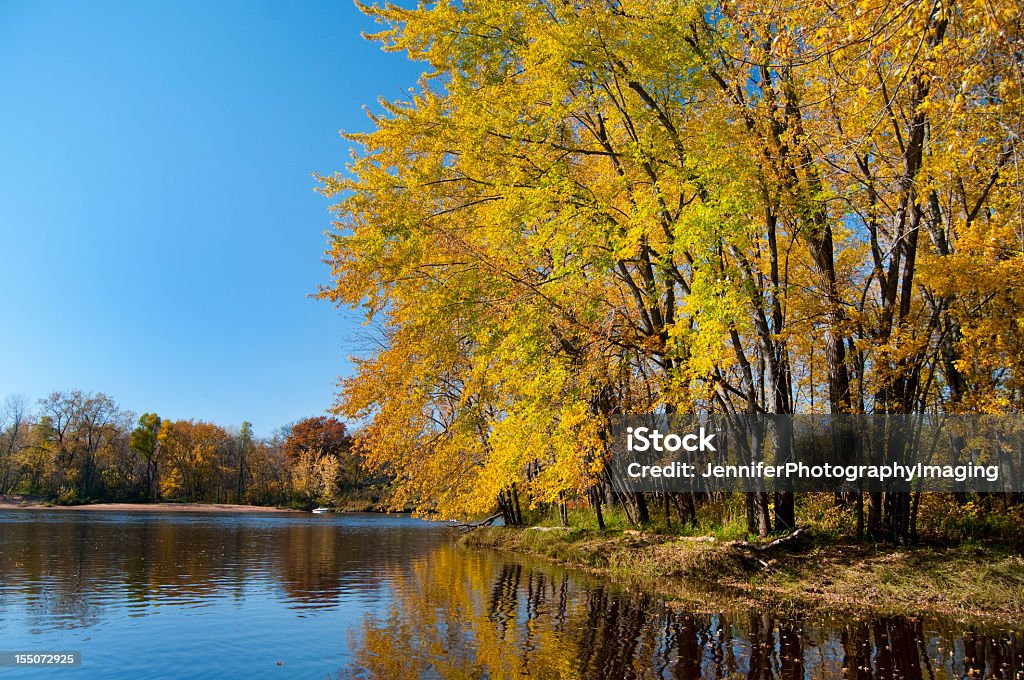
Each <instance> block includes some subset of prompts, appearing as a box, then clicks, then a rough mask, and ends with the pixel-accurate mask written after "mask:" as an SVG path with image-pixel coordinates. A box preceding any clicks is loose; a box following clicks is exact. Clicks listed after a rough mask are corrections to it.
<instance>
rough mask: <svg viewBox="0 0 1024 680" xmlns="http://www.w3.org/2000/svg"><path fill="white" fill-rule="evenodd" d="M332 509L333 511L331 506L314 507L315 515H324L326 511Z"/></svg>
mask: <svg viewBox="0 0 1024 680" xmlns="http://www.w3.org/2000/svg"><path fill="white" fill-rule="evenodd" d="M330 511H331V509H330V508H313V514H314V515H322V514H324V513H327V512H330Z"/></svg>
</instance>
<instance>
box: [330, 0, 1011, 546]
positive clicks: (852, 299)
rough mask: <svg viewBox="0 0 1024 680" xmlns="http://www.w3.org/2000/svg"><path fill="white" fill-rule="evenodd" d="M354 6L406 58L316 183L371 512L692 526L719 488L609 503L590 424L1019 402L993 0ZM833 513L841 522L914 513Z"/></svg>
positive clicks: (863, 497)
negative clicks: (389, 95)
mask: <svg viewBox="0 0 1024 680" xmlns="http://www.w3.org/2000/svg"><path fill="white" fill-rule="evenodd" d="M365 11H366V12H367V13H369V14H370V15H371V16H373V17H374V18H376V19H377V20H378V21H379V22H380V23H381V24H382V25H383V28H382V31H381V32H380V33H379V34H377V35H376V36H373V37H374V39H376V40H378V41H380V42H381V43H382V44H383V46H384V49H386V50H390V51H394V52H399V53H404V54H405V55H407V56H408V57H409V58H411V59H413V60H417V61H419V62H421V63H422V64H423V65H424V68H425V69H426V70H427V73H425V74H424V76H423V78H422V79H421V81H420V82H419V84H418V87H417V88H416V89H415V90H413V91H411V92H410V94H409V96H408V97H407V98H406V99H404V100H402V101H393V102H388V101H383V102H381V107H382V109H383V111H382V112H380V113H377V114H373V115H372V116H371V124H372V130H371V131H369V132H366V133H357V134H349V135H347V138H348V139H350V140H351V141H352V142H354V143H355V144H356V145H357V147H358V149H357V151H356V152H355V153H354V155H353V159H352V161H351V163H350V165H349V167H348V172H346V173H338V174H336V175H333V176H326V177H321V180H322V183H323V185H322V191H323V192H324V193H325V194H326V195H328V196H332V197H336V198H337V199H338V202H337V204H336V205H335V206H334V213H335V215H336V217H337V222H336V230H335V231H334V233H333V234H332V235H331V241H330V249H329V250H328V252H327V255H326V259H327V262H328V264H329V266H330V267H331V270H332V280H331V282H330V284H329V285H326V286H324V287H323V288H322V290H321V292H320V296H321V297H322V298H323V299H326V300H329V301H331V302H333V303H335V304H338V305H347V306H352V307H356V308H361V309H363V310H364V311H365V312H366V315H367V319H368V321H369V322H370V324H371V325H370V328H371V329H375V330H376V332H377V338H376V340H377V342H378V345H379V349H377V350H376V351H374V352H373V353H371V354H368V355H365V356H362V357H357V359H356V371H355V373H354V374H353V375H352V376H351V377H348V378H346V379H345V380H344V381H343V383H342V384H343V391H342V395H341V399H340V402H339V404H338V406H337V412H338V413H339V414H342V415H344V416H347V417H350V418H358V419H360V421H361V422H365V423H367V426H366V428H365V430H364V432H363V435H362V437H361V438H360V445H359V446H360V450H361V451H362V453H363V455H364V459H365V461H366V464H367V465H368V469H370V470H372V471H374V472H375V473H376V474H381V475H383V476H387V477H389V478H393V479H394V480H395V485H394V487H393V496H392V499H393V502H394V503H396V504H398V505H402V506H405V505H412V506H416V507H420V508H428V509H435V510H437V511H438V512H439V513H440V514H441V515H444V516H449V517H468V516H474V515H477V516H481V515H486V514H490V513H492V512H494V511H495V510H496V509H498V510H500V512H501V513H502V514H503V515H504V517H505V521H506V523H507V524H520V523H524V522H528V521H529V517H530V512H531V509H537V508H558V509H559V514H560V515H561V518H562V521H563V522H564V523H568V514H569V513H568V509H569V508H570V507H571V506H574V505H581V506H584V507H586V508H588V509H589V512H590V514H591V516H592V518H593V519H592V521H593V522H594V523H596V524H597V525H598V526H606V525H607V523H608V522H607V519H606V517H607V516H608V515H609V514H614V513H615V512H618V510H619V509H621V510H622V511H623V512H624V513H625V516H627V517H628V521H629V523H630V524H631V525H633V526H634V527H636V528H644V527H647V526H648V525H649V524H650V523H651V522H654V521H657V516H658V515H659V514H664V513H667V515H666V516H672V515H674V517H673V519H672V521H673V522H675V523H677V524H680V525H688V526H705V525H708V524H709V523H713V522H715V521H716V519H715V518H716V516H717V515H716V513H717V512H718V510H717V508H721V507H723V506H728V505H729V504H730V503H731V502H732V500H731V498H726V497H722V496H721V495H715V494H676V493H672V494H666V495H662V496H657V497H655V496H652V495H645V494H629V495H624V494H614V493H612V492H611V490H610V489H609V488H608V483H607V481H608V480H607V477H606V474H605V470H606V464H607V462H608V455H609V450H608V438H609V422H610V419H611V418H613V417H614V416H616V415H620V414H639V413H675V414H687V413H693V414H703V413H709V414H756V413H771V414H783V415H785V414H797V413H828V414H845V413H857V414H864V413H868V414H924V413H929V414H946V413H949V414H960V413H1016V414H1019V413H1020V412H1021V408H1022V406H1024V317H1022V314H1024V311H1022V310H1024V285H1021V281H1024V221H1022V212H1021V206H1022V205H1024V185H1022V177H1021V174H1020V170H1019V167H1020V161H1021V146H1020V144H1021V142H1020V140H1021V134H1022V132H1024V125H1022V111H1024V101H1022V91H1021V83H1022V82H1024V79H1022V75H1024V74H1022V60H1021V58H1020V54H1021V47H1020V46H1021V44H1022V41H1024V32H1022V17H1021V7H1020V4H1019V3H1017V2H1012V1H1010V0H996V1H995V2H967V3H956V4H949V3H939V2H899V3H888V4H886V3H882V4H879V3H869V2H851V3H846V4H841V5H830V4H827V3H826V4H822V3H817V4H815V3H810V4H808V3H803V2H800V3H797V2H787V1H783V2H772V3H763V2H754V1H750V0H739V1H738V2H737V1H731V2H708V3H699V2H687V1H684V2H673V3H655V2H645V1H639V0H629V1H608V2H597V3H568V4H565V3H549V2H538V1H535V0H510V1H508V2H500V3H494V2H461V3H449V2H438V3H427V4H424V5H421V6H419V7H417V8H415V9H403V8H399V7H395V6H391V5H388V6H386V7H377V6H374V7H372V8H369V7H368V8H365ZM736 500H737V502H739V503H741V504H742V512H740V513H739V517H741V518H742V520H741V522H742V527H741V528H742V532H743V533H744V534H746V535H750V536H761V537H764V536H769V535H771V534H772V533H773V532H786V531H790V530H792V529H794V528H795V527H796V526H798V524H799V522H798V516H797V508H798V507H799V506H800V504H801V503H802V501H801V499H800V498H799V497H798V496H797V495H795V494H794V493H792V492H789V491H786V490H785V489H782V490H780V491H779V492H777V493H771V494H770V493H768V492H754V493H748V494H745V495H742V496H738V497H736ZM831 500H832V505H833V507H834V508H835V512H836V513H838V514H841V515H842V516H844V517H848V516H851V512H852V516H854V517H855V518H856V521H855V522H854V524H853V525H852V526H850V527H848V534H849V535H850V536H856V537H869V538H871V539H874V540H878V541H885V542H895V543H913V542H917V541H919V540H921V539H922V534H923V533H926V532H925V528H926V527H925V526H924V525H925V524H927V523H929V522H935V521H940V520H939V519H937V517H938V515H934V514H929V512H923V511H922V508H924V509H927V508H928V506H929V505H933V504H934V503H935V502H936V501H934V500H932V499H928V498H922V496H921V494H920V493H917V494H913V493H907V492H904V491H900V490H891V491H879V492H871V493H857V492H856V491H853V492H848V493H838V494H835V495H832V496H831ZM1022 500H1024V499H1022V497H1021V495H1020V494H1017V493H1008V494H1000V495H999V496H981V495H977V494H967V493H961V494H958V495H956V496H952V497H949V498H944V499H943V500H942V501H941V502H942V503H947V502H948V503H952V504H953V509H952V510H950V512H951V513H953V514H957V513H959V514H962V515H971V516H974V515H977V514H980V515H982V516H990V517H991V521H992V522H998V521H999V519H998V518H999V517H1002V516H1004V515H1008V514H1010V513H1013V512H1017V511H1018V510H1015V509H1014V508H1017V507H1018V506H1019V505H1020V503H1021V502H1022ZM989 521H990V520H989V519H982V520H978V522H979V524H980V525H983V524H985V523H986V522H989ZM950 535H952V534H950Z"/></svg>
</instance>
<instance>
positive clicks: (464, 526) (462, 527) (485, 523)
mask: <svg viewBox="0 0 1024 680" xmlns="http://www.w3.org/2000/svg"><path fill="white" fill-rule="evenodd" d="M499 517H501V513H500V512H498V513H495V514H493V515H491V516H490V517H488V518H486V519H482V520H480V521H479V522H467V523H466V524H453V525H452V528H453V529H460V530H462V531H472V530H473V529H478V528H480V527H487V526H490V525H491V524H492V523H493V522H494V520H496V519H498V518H499Z"/></svg>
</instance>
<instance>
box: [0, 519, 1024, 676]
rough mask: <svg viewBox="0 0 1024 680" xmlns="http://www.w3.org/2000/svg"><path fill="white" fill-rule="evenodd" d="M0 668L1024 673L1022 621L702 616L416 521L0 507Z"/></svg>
mask: <svg viewBox="0 0 1024 680" xmlns="http://www.w3.org/2000/svg"><path fill="white" fill-rule="evenodd" d="M3 650H6V651H31V652H48V651H76V652H80V653H81V662H80V663H81V665H80V666H79V667H77V668H63V669H52V668H48V669H27V668H10V667H7V668H0V678H7V677H11V678H20V677H25V678H36V677H39V678H42V677H46V678H51V677H58V678H59V677H65V676H66V677H69V678H104V679H116V678H132V679H137V678H167V679H174V678H183V679H184V678H189V679H192V678H242V677H244V678H381V679H383V680H401V679H403V678H506V677H509V678H510V677H516V678H522V677H532V678H540V679H542V680H543V679H546V678H601V679H604V678H841V677H847V678H940V679H941V678H961V677H970V678H974V677H999V678H1014V679H1015V680H1020V679H1022V678H1024V624H1021V625H1020V626H1010V627H1005V626H1003V627H988V626H983V625H978V624H964V623H956V622H951V621H945V620H941V619H935V618H931V617H916V618H850V617H845V616H838V615H829V614H814V615H799V614H797V615H793V616H788V617H773V616H770V615H768V614H766V613H763V612H757V611H752V612H739V613H735V612H734V613H728V614H726V613H716V612H710V613H709V612H691V611H686V610H684V609H680V608H677V607H670V606H667V605H666V604H665V603H664V602H662V601H661V600H660V599H659V598H657V597H654V596H651V595H649V594H647V593H644V592H634V591H629V590H625V589H621V588H617V587H615V586H613V585H610V584H608V583H607V582H603V581H601V580H598V579H596V578H593V577H590V576H587V575H585V574H581V573H579V572H575V571H572V570H566V569H562V568H559V567H556V566H552V565H550V564H547V563H543V562H537V561H532V560H529V559H522V558H517V557H515V556H509V555H502V554H498V553H492V552H477V551H472V550H467V549H464V548H460V547H458V546H456V545H454V544H453V541H452V536H451V534H450V532H449V531H448V530H447V529H445V528H443V527H439V526H437V525H434V524H430V523H428V522H423V521H420V520H416V519H413V518H410V517H405V516H383V515H360V514H339V515H306V514H298V513H267V514H244V515H219V514H199V513H196V514H187V513H168V512H160V513H156V512H153V513H149V512H131V513H128V512H101V511H92V512H75V511H43V510H39V511H26V510H9V511H0V651H3Z"/></svg>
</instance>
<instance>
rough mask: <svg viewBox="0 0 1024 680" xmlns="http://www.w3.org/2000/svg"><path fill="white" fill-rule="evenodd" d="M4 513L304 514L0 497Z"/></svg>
mask: <svg viewBox="0 0 1024 680" xmlns="http://www.w3.org/2000/svg"><path fill="white" fill-rule="evenodd" d="M0 510H61V511H64V510H68V511H70V510H88V511H101V510H106V511H118V512H197V513H247V514H249V513H263V512H269V513H281V512H303V511H302V510H293V509H291V508H277V507H271V506H263V505H235V504H231V503H88V504H82V505H53V504H47V502H46V500H45V499H41V498H25V497H22V496H0Z"/></svg>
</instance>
